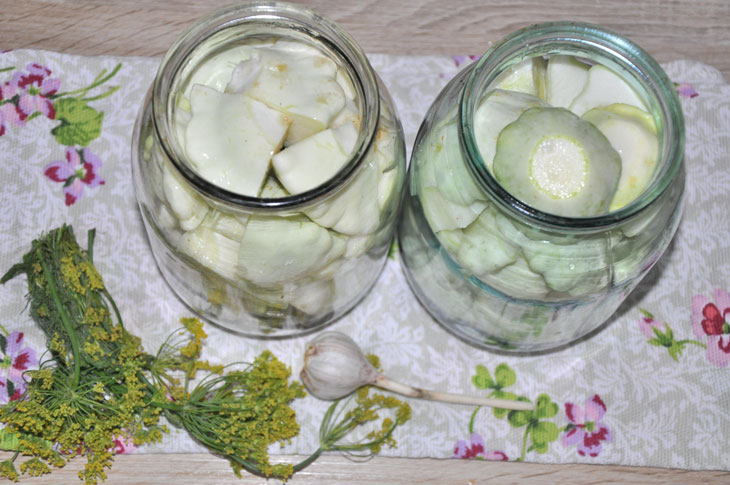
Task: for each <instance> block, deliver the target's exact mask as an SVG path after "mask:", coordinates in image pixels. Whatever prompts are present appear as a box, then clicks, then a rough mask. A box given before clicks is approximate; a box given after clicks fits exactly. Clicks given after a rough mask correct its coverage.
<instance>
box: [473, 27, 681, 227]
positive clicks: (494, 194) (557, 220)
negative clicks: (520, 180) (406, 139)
mask: <svg viewBox="0 0 730 485" xmlns="http://www.w3.org/2000/svg"><path fill="white" fill-rule="evenodd" d="M552 54H568V55H574V56H579V57H584V58H588V59H590V60H594V61H596V62H598V63H600V64H604V65H606V66H607V67H609V68H611V69H612V70H614V71H616V72H618V73H621V74H622V77H624V79H625V80H626V81H628V82H629V84H631V85H632V87H633V88H634V89H635V90H636V91H637V92H638V93H640V94H642V95H643V97H644V99H645V102H646V103H647V106H648V107H649V109H650V114H651V115H652V116H653V118H654V122H655V124H656V127H657V133H658V134H659V147H658V148H659V151H658V153H659V158H658V166H657V169H656V171H655V174H654V176H653V178H652V181H651V182H650V184H649V186H648V187H647V188H646V189H645V190H644V192H643V193H642V194H641V195H640V196H639V197H637V198H636V199H635V200H633V201H632V202H630V203H629V204H627V205H626V206H624V207H622V208H620V209H618V210H615V211H611V212H608V213H606V214H603V215H600V216H594V217H580V218H577V217H575V218H574V217H565V216H558V215H554V214H550V213H547V212H543V211H540V210H538V209H535V208H533V207H531V206H529V205H527V204H525V203H523V202H521V201H520V200H518V199H517V198H515V197H514V196H513V195H511V194H510V193H509V192H508V191H507V190H505V189H504V188H503V187H502V186H501V185H500V184H499V182H497V180H496V179H495V177H494V176H493V175H492V174H491V172H490V171H489V170H488V169H487V165H486V163H485V162H484V160H483V159H482V157H481V153H480V151H479V149H478V145H477V141H476V135H475V132H474V114H475V112H476V109H477V107H478V106H479V103H480V101H481V99H482V97H483V96H484V95H485V94H486V93H487V89H488V88H489V85H490V84H492V82H493V81H494V80H495V79H496V78H497V76H498V75H499V74H500V73H501V72H502V71H504V69H506V68H507V67H509V66H511V65H513V64H516V63H518V62H520V61H522V60H524V59H526V58H529V57H534V56H548V55H552ZM459 140H460V144H461V148H462V151H463V153H464V154H465V158H466V160H467V165H468V167H469V170H470V172H471V173H472V175H473V176H474V178H475V179H476V180H477V181H478V183H479V184H480V186H481V187H482V188H483V189H484V190H485V191H486V192H487V193H488V194H489V195H490V197H491V198H492V199H493V200H494V201H496V202H497V203H498V204H499V205H500V206H501V207H503V208H504V209H505V210H508V211H510V212H512V213H514V214H516V215H519V216H520V217H526V218H527V219H528V220H530V221H532V222H534V223H536V224H538V225H541V226H547V227H552V228H563V229H565V228H570V229H577V230H586V231H591V230H596V229H606V228H608V227H610V226H614V225H617V224H619V223H621V222H623V221H626V220H628V219H631V218H632V217H633V216H635V215H636V214H638V213H640V212H641V211H642V210H644V209H645V208H646V207H647V206H649V205H651V203H652V202H653V201H654V200H656V199H657V198H658V197H660V196H661V195H662V194H663V193H664V191H665V190H666V189H667V188H668V187H669V185H670V183H671V182H672V180H673V179H674V177H675V176H676V175H677V174H678V172H679V170H680V167H681V165H682V161H683V156H684V117H683V114H682V109H681V105H680V102H679V98H678V96H677V92H676V90H675V89H674V85H673V84H672V82H671V81H670V80H669V78H668V77H667V75H666V73H665V72H664V70H663V69H662V68H661V67H660V66H659V64H658V63H657V62H656V61H655V60H654V59H653V58H652V57H651V56H650V55H649V54H648V53H647V52H646V51H644V50H643V49H641V48H640V47H639V46H638V45H636V44H634V43H633V42H632V41H630V40H628V39H626V38H625V37H622V36H621V35H619V34H617V33H615V32H611V31H609V30H606V29H604V28H602V27H598V26H596V25H592V24H587V23H580V22H548V23H542V24H537V25H533V26H530V27H527V28H524V29H522V30H518V31H516V32H514V33H513V34H511V35H510V36H508V37H506V38H504V39H503V40H501V41H500V42H499V43H497V44H496V45H494V46H493V47H492V48H491V49H490V50H489V51H487V53H486V54H485V55H484V56H482V58H481V59H480V60H479V61H478V62H477V64H476V65H475V66H474V68H473V70H472V72H471V73H470V74H469V76H468V78H467V80H466V83H465V85H464V89H463V90H462V94H461V98H460V101H459Z"/></svg>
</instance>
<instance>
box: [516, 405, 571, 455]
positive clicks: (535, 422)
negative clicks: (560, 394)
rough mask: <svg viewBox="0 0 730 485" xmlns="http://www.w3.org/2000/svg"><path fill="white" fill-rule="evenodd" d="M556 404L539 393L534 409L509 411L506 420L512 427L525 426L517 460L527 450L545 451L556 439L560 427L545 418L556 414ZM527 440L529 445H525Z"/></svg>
mask: <svg viewBox="0 0 730 485" xmlns="http://www.w3.org/2000/svg"><path fill="white" fill-rule="evenodd" d="M558 409H559V407H558V405H557V404H556V403H554V402H553V401H552V399H550V396H548V395H547V394H540V395H539V396H538V397H537V400H536V401H535V410H534V411H510V412H509V414H508V415H507V421H508V422H509V424H510V425H511V426H512V427H513V428H522V427H524V428H525V431H524V434H523V436H522V455H521V456H520V458H519V461H522V460H524V459H525V454H526V453H527V452H528V451H535V452H536V453H546V452H547V451H548V445H549V444H550V443H552V442H553V441H556V440H557V439H558V436H559V435H560V429H559V428H558V426H557V425H556V424H555V423H553V422H550V421H546V420H547V419H550V418H553V417H555V416H557V414H558ZM528 440H529V442H530V446H529V447H528V446H527V443H528Z"/></svg>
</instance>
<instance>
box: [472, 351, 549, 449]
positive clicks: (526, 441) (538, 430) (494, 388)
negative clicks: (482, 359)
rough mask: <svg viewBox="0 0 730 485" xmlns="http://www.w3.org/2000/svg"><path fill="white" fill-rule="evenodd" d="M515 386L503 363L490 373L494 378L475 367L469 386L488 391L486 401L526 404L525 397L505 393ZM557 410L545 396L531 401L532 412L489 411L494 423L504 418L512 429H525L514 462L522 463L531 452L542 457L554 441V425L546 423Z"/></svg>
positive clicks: (479, 367) (513, 378) (508, 367)
mask: <svg viewBox="0 0 730 485" xmlns="http://www.w3.org/2000/svg"><path fill="white" fill-rule="evenodd" d="M516 382H517V374H516V373H515V371H514V370H512V368H511V367H510V366H508V365H507V364H505V363H501V364H499V365H497V367H495V369H494V377H492V374H490V372H489V370H488V369H487V368H486V367H485V366H483V365H477V366H476V373H475V374H474V376H472V383H473V384H474V386H475V387H476V388H477V389H482V390H486V391H491V392H490V393H489V397H498V398H502V399H513V400H517V401H526V402H529V401H530V399H528V398H527V397H525V396H519V395H517V394H514V393H512V392H508V391H505V390H504V388H506V387H510V386H512V385H514V384H515V383H516ZM480 409H481V408H477V409H475V410H474V412H473V413H472V415H471V419H470V420H469V433H470V434H473V433H474V432H475V431H474V424H475V419H476V415H477V413H478V412H479V410H480ZM558 410H559V407H558V405H557V404H556V403H555V402H553V401H552V399H551V398H550V396H548V395H547V394H540V395H539V396H538V397H537V400H536V401H535V410H534V411H509V410H506V409H498V408H494V409H493V414H494V417H495V418H497V419H503V418H505V417H506V418H507V422H509V424H510V426H512V427H513V428H523V427H524V428H525V429H524V432H523V434H522V453H521V455H520V457H519V458H518V459H517V460H516V461H523V460H524V459H525V455H526V454H527V453H528V452H530V451H534V452H536V453H546V452H547V451H548V449H549V444H550V443H552V442H553V441H556V440H557V439H558V436H559V435H560V428H559V427H558V425H557V424H555V423H553V422H552V421H549V420H550V419H552V418H554V417H555V416H557V414H558Z"/></svg>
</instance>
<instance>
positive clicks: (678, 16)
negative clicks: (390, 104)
mask: <svg viewBox="0 0 730 485" xmlns="http://www.w3.org/2000/svg"><path fill="white" fill-rule="evenodd" d="M230 3H231V2H230V1H226V0H209V1H206V2H196V1H192V0H172V1H161V0H155V1H149V2H148V1H145V0H123V1H117V2H108V1H102V0H87V1H83V2H78V1H77V2H62V1H51V0H24V1H22V2H17V1H15V0H0V12H2V14H1V17H0V48H2V49H13V48H22V47H28V48H37V49H49V50H54V51H62V52H69V53H77V54H89V55H98V54H112V55H140V56H159V55H162V54H163V53H164V52H165V51H166V50H167V48H168V47H169V45H170V44H171V43H172V41H173V40H174V38H175V37H176V36H177V35H178V34H179V33H180V32H181V31H182V30H183V29H184V28H185V27H186V26H188V25H190V24H191V23H192V22H193V21H195V20H196V19H198V18H200V17H201V16H203V15H205V14H207V13H209V12H211V11H213V10H215V9H216V8H218V7H221V6H223V5H227V4H230ZM300 3H305V4H307V5H309V6H311V7H312V8H314V9H316V10H317V11H319V12H322V13H324V14H325V15H328V16H330V17H331V18H333V19H334V20H335V21H336V22H338V23H339V24H340V25H341V26H342V27H343V28H344V29H345V30H347V31H348V32H350V33H351V34H352V35H353V36H354V37H355V38H356V39H357V41H358V42H359V43H360V44H361V45H362V46H363V48H364V49H365V50H366V52H371V53H376V52H377V53H391V54H396V53H397V54H425V53H437V54H462V53H464V54H480V53H482V52H483V51H485V50H486V49H487V48H488V47H489V46H490V45H491V44H492V43H493V42H495V41H496V40H498V39H500V38H501V37H503V36H505V35H507V34H508V33H510V32H512V31H514V30H515V29H517V28H520V27H523V26H526V25H530V24H533V23H536V22H539V21H548V20H562V19H565V18H570V19H572V20H580V21H586V22H593V23H600V24H601V25H603V26H605V27H607V28H610V29H613V30H615V31H617V32H619V33H621V34H623V35H626V36H628V37H629V38H631V39H633V40H634V41H636V42H637V43H638V44H639V45H641V46H643V47H644V48H645V49H646V50H647V51H648V52H649V53H651V54H652V55H653V56H654V57H656V58H657V59H658V60H659V61H660V62H664V61H669V60H675V59H693V60H699V61H703V62H705V63H708V64H711V65H714V66H715V67H717V68H718V69H720V70H721V71H722V72H723V73H724V74H725V76H726V77H727V78H730V56H728V55H727V52H728V51H729V50H730V2H728V1H727V0H698V1H689V0H685V1H682V0H667V1H663V0H638V1H629V0H620V1H611V2H600V1H595V0H553V1H550V2H544V1H538V0H524V1H521V2H514V1H512V0H488V1H482V0H464V1H456V0H447V1H444V0H415V1H409V2H397V1H394V0H364V1H360V2H354V1H351V2H341V1H337V0H307V1H304V2H300Z"/></svg>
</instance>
